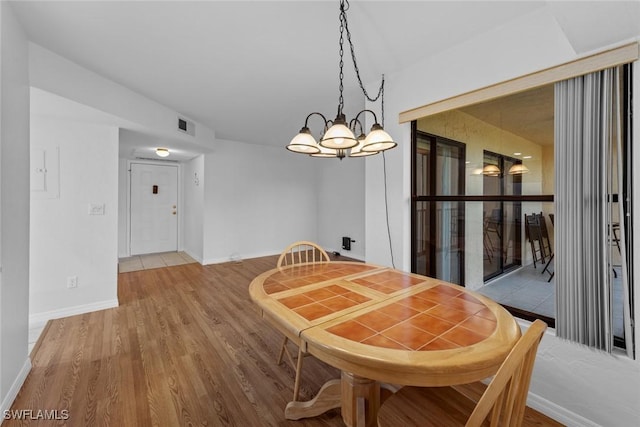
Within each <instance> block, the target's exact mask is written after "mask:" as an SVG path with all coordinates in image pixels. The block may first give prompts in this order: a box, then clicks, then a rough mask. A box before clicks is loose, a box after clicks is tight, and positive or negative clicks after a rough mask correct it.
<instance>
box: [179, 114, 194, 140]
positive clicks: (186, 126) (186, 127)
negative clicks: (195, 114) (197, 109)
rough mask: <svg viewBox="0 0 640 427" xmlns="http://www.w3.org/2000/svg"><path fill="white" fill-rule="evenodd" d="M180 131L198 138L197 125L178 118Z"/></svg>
mask: <svg viewBox="0 0 640 427" xmlns="http://www.w3.org/2000/svg"><path fill="white" fill-rule="evenodd" d="M178 130H179V131H180V132H184V133H186V134H187V135H191V136H196V125H195V124H193V122H191V121H189V120H186V119H183V118H181V117H178Z"/></svg>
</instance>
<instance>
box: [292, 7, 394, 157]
mask: <svg viewBox="0 0 640 427" xmlns="http://www.w3.org/2000/svg"><path fill="white" fill-rule="evenodd" d="M348 9H349V2H348V1H347V0H341V1H340V42H339V43H340V51H339V55H340V62H339V69H340V73H339V74H338V76H339V80H340V84H339V91H340V96H339V97H338V114H337V115H336V118H335V119H333V120H327V118H326V117H325V116H324V115H323V114H321V113H318V112H313V113H311V114H309V115H308V116H307V118H306V120H305V121H304V126H303V127H302V129H300V132H299V133H298V134H297V135H296V136H295V137H294V138H293V139H292V140H291V142H290V143H289V145H287V150H290V151H293V152H294V153H300V154H309V155H311V156H313V157H337V158H339V159H340V160H342V159H343V158H344V157H347V156H349V157H364V156H370V155H373V154H377V153H380V152H382V151H385V150H388V149H390V148H393V147H395V146H396V145H398V144H397V143H396V142H395V141H393V138H391V136H390V135H389V134H388V133H387V132H385V130H384V129H383V127H382V125H381V124H380V123H378V117H377V116H376V113H374V112H373V111H371V110H362V111H360V112H359V113H358V114H357V115H356V116H355V118H353V119H352V120H351V121H350V122H348V123H347V120H346V117H345V115H344V113H343V108H344V97H343V95H342V93H343V89H344V85H343V78H344V73H343V66H344V61H343V56H344V48H343V45H344V33H345V32H346V35H347V40H348V42H349V47H350V52H351V59H352V60H353V66H354V68H355V71H356V76H357V77H358V83H359V84H360V88H361V89H362V92H363V93H364V95H365V96H366V98H367V99H368V100H369V101H370V102H375V101H377V100H378V99H379V98H380V99H381V103H382V117H381V119H382V123H383V124H384V75H383V76H382V82H381V83H380V89H378V95H377V96H376V97H375V98H372V97H370V96H369V94H368V93H367V91H366V90H365V88H364V84H363V83H362V79H361V78H360V71H359V70H358V64H357V63H356V57H355V51H354V48H353V43H352V42H351V32H350V31H349V25H348V23H347V10H348ZM364 113H371V114H372V115H373V121H374V123H373V126H371V131H370V132H369V134H368V135H365V134H364V132H363V125H362V121H360V115H364ZM314 115H317V116H320V117H321V118H322V120H323V122H324V128H323V132H322V135H321V137H320V142H319V143H318V142H317V141H316V139H315V138H314V137H313V135H312V134H311V130H310V129H309V119H310V118H311V117H312V116H314ZM356 129H359V131H360V133H359V136H358V137H357V138H356V136H355V133H356Z"/></svg>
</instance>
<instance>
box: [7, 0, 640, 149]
mask: <svg viewBox="0 0 640 427" xmlns="http://www.w3.org/2000/svg"><path fill="white" fill-rule="evenodd" d="M638 4H639V3H638V2H636V1H631V2H625V3H624V5H623V6H622V7H617V8H615V10H613V9H612V8H611V7H608V6H607V5H611V2H548V1H509V2H507V1H498V2H487V1H356V0H353V1H351V5H350V9H349V11H348V18H349V21H348V23H349V29H350V31H351V34H352V36H353V37H352V39H353V42H354V44H355V53H356V57H357V60H358V66H359V69H360V72H361V75H362V79H363V81H364V82H365V83H369V84H370V83H375V82H376V81H377V80H378V79H379V78H380V75H381V74H383V73H385V74H390V73H393V72H395V71H398V70H402V69H406V68H407V67H409V66H411V65H412V64H415V63H417V62H419V61H422V60H424V59H425V58H428V57H430V56H433V55H435V54H436V53H438V52H440V51H444V50H446V49H449V48H451V47H452V46H455V45H458V44H460V43H463V42H464V41H466V40H469V39H472V38H474V37H477V36H478V35H480V34H483V33H486V32H488V31H491V30H492V29H494V28H496V27H499V26H502V25H506V24H507V23H509V22H511V21H513V20H515V19H520V18H522V17H524V16H532V17H535V16H539V15H540V14H537V12H540V11H544V12H545V13H547V14H550V15H552V16H553V17H554V19H555V20H556V21H557V23H558V25H559V26H560V27H561V28H562V30H563V32H564V34H565V36H566V38H567V39H568V41H569V43H571V45H572V46H573V47H574V49H575V50H576V52H577V53H581V52H585V51H589V50H590V49H594V48H597V47H599V46H604V45H607V44H608V43H613V42H615V41H618V40H623V39H625V38H629V37H631V36H633V35H637V34H638V33H640V32H639V31H637V26H638V24H637V20H636V18H637V17H638V16H639V15H640V7H638ZM338 5H339V2H338V1H337V0H328V1H308V0H306V1H303V0H299V1H266V0H262V1H259V0H254V1H195V2H190V1H160V2H155V1H131V2H119V1H69V2H59V1H42V2H39V1H25V2H17V1H16V2H12V6H13V8H14V11H15V13H16V15H17V17H18V19H19V21H20V22H21V23H22V25H23V27H24V28H25V31H26V32H27V35H28V37H29V39H30V40H31V41H33V42H34V43H37V44H39V45H41V46H43V47H45V48H47V49H49V50H51V51H53V52H56V53H58V54H59V55H62V56H64V57H66V58H68V59H70V60H71V61H74V62H76V63H77V64H79V65H81V66H83V67H85V68H87V69H89V70H92V71H94V72H96V73H98V74H100V75H102V76H104V77H106V78H108V79H111V80H113V81H115V82H117V83H120V84H122V85H124V86H126V87H128V88H130V89H132V90H134V91H136V92H138V93H140V94H142V95H144V96H146V97H148V98H150V99H152V100H154V101H156V102H158V103H160V104H163V105H165V106H167V107H169V108H171V109H173V110H175V111H177V112H178V113H179V114H181V115H184V116H185V117H187V118H189V119H191V120H194V121H197V122H200V123H202V124H204V125H205V126H207V127H209V128H211V129H212V130H214V131H215V133H216V137H217V138H221V139H228V140H233V141H242V142H248V143H256V144H270V145H279V146H284V145H286V144H287V143H288V142H289V140H290V139H291V137H292V136H293V135H294V134H295V133H296V132H297V131H298V130H299V128H300V127H301V126H302V124H303V122H304V119H305V117H306V115H307V114H308V113H309V112H312V111H320V112H322V113H323V114H325V115H326V116H329V117H328V118H333V114H335V111H336V110H337V98H338V27H339V22H338V12H339V9H338ZM576 11H577V13H575V12H576ZM605 12H607V14H608V15H607V16H608V18H607V19H606V20H602V19H600V18H601V17H602V16H605ZM614 12H615V16H612V15H611V14H612V13H614ZM532 19H534V18H532ZM363 105H364V102H363V97H362V95H361V92H360V89H359V87H358V84H357V80H356V78H355V73H354V71H353V65H352V64H351V60H350V58H349V56H348V50H347V51H346V52H345V111H346V113H347V116H352V115H353V113H355V112H356V111H359V110H360V109H362V108H363ZM129 136H131V135H129ZM133 136H134V137H133V138H125V140H135V139H136V138H135V134H134V135H133ZM123 143H126V141H125V142H123ZM152 143H153V138H150V141H149V144H152ZM138 148H144V147H138Z"/></svg>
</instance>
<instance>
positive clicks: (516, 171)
mask: <svg viewBox="0 0 640 427" xmlns="http://www.w3.org/2000/svg"><path fill="white" fill-rule="evenodd" d="M523 173H529V168H528V167H526V166H525V165H523V164H522V163H516V164H515V165H513V166H511V167H510V168H509V175H522V174H523Z"/></svg>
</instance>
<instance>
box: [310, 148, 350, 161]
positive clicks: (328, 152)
mask: <svg viewBox="0 0 640 427" xmlns="http://www.w3.org/2000/svg"><path fill="white" fill-rule="evenodd" d="M318 148H319V150H320V151H318V152H317V153H313V154H311V157H326V158H334V157H338V154H339V151H340V150H334V149H333V148H326V147H323V146H322V145H320V146H318ZM342 154H344V151H343V152H342ZM343 157H344V155H343Z"/></svg>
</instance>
